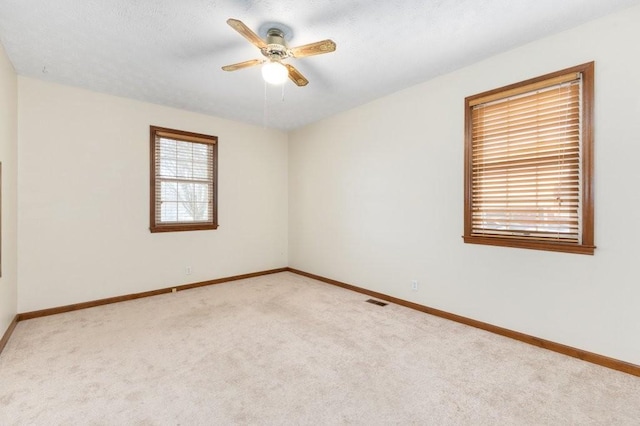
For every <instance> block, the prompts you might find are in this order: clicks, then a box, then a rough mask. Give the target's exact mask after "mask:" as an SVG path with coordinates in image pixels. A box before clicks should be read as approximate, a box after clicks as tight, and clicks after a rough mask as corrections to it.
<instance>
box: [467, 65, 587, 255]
mask: <svg viewBox="0 0 640 426" xmlns="http://www.w3.org/2000/svg"><path fill="white" fill-rule="evenodd" d="M593 81H594V64H593V62H590V63H587V64H583V65H579V66H576V67H573V68H569V69H566V70H562V71H559V72H555V73H552V74H548V75H545V76H542V77H539V78H535V79H531V80H527V81H524V82H521V83H517V84H513V85H510V86H507V87H503V88H501V89H496V90H492V91H489V92H485V93H481V94H478V95H475V96H470V97H468V98H466V99H465V211H464V241H465V242H466V243H476V244H490V245H500V246H510V247H520V248H530V249H539V250H551V251H562V252H569V253H581V254H593V251H594V248H595V246H594V236H593V228H594V226H593V222H594V219H593V210H594V207H593V134H592V129H591V126H592V123H593V119H592V115H593V112H592V111H593Z"/></svg>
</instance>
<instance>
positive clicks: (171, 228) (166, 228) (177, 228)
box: [149, 223, 218, 233]
mask: <svg viewBox="0 0 640 426" xmlns="http://www.w3.org/2000/svg"><path fill="white" fill-rule="evenodd" d="M209 229H218V224H217V223H198V224H193V225H191V224H180V225H177V224H176V225H156V226H150V227H149V231H151V232H152V233H155V232H181V231H205V230H209Z"/></svg>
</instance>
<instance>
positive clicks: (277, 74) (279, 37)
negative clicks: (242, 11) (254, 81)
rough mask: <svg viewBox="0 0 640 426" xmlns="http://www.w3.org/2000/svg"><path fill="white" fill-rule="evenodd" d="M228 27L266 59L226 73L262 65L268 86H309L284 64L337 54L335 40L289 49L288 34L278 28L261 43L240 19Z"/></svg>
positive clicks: (230, 68)
mask: <svg viewBox="0 0 640 426" xmlns="http://www.w3.org/2000/svg"><path fill="white" fill-rule="evenodd" d="M227 24H229V26H231V28H233V29H234V30H236V31H237V32H239V33H240V34H241V35H242V36H243V37H244V38H246V39H247V40H249V42H250V43H251V44H253V45H254V46H256V47H257V48H258V49H260V53H262V55H263V56H264V57H265V58H266V59H251V60H249V61H244V62H239V63H237V64H232V65H225V66H224V67H222V69H223V70H225V71H236V70H240V69H243V68H248V67H253V66H255V65H261V64H263V65H262V77H263V78H264V80H265V81H266V82H267V83H271V84H282V83H284V82H285V81H286V80H287V77H289V78H290V79H291V81H293V82H294V83H295V84H296V85H297V86H306V85H307V84H308V83H309V80H307V79H306V78H305V77H304V76H303V75H302V74H301V73H300V71H298V70H297V69H296V68H295V67H294V66H293V65H291V64H285V63H283V62H282V61H283V60H284V59H287V58H303V57H305V56H313V55H321V54H323V53H329V52H333V51H334V50H336V44H335V43H334V42H333V41H332V40H322V41H318V42H315V43H310V44H305V45H303V46H298V47H293V48H288V47H287V44H286V42H285V38H284V37H285V34H284V32H283V31H282V30H281V29H279V28H270V29H269V30H268V31H267V39H266V40H263V39H261V38H260V37H259V36H258V35H257V34H256V33H254V32H253V31H251V29H249V27H247V26H246V25H245V24H243V23H242V22H241V21H239V20H237V19H227Z"/></svg>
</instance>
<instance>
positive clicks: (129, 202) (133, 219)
mask: <svg viewBox="0 0 640 426" xmlns="http://www.w3.org/2000/svg"><path fill="white" fill-rule="evenodd" d="M18 87H19V91H18V97H19V107H18V130H19V132H18V134H19V186H18V191H19V194H20V199H19V204H18V209H19V210H18V214H19V217H20V223H19V235H20V241H19V248H18V259H19V260H18V271H19V277H20V282H19V302H18V311H19V312H28V311H32V310H37V309H43V308H49V307H57V306H61V305H66V304H71V303H77V302H84V301H89V300H95V299H100V298H105V297H111V296H117V295H124V294H130V293H135V292H141V291H146V290H152V289H158V288H163V287H168V286H174V285H179V284H185V283H190V282H197V281H203V280H209V279H214V278H219V277H226V276H231V275H237V274H244V273H249V272H256V271H262V270H268V269H273V268H280V267H284V266H287V256H288V252H287V205H288V201H287V190H288V188H287V176H288V170H287V163H288V162H287V149H288V148H287V135H286V133H283V132H280V131H275V130H267V129H263V128H260V127H255V126H250V125H245V124H241V123H237V122H233V121H228V120H223V119H220V118H216V117H211V116H206V115H201V114H195V113H191V112H186V111H181V110H176V109H172V108H167V107H162V106H158V105H152V104H147V103H142V102H137V101H132V100H128V99H123V98H118V97H114V96H108V95H104V94H99V93H94V92H90V91H86V90H81V89H76V88H71V87H66V86H61V85H56V84H51V83H47V82H43V81H39V80H34V79H31V78H26V77H19V78H18ZM149 125H158V126H163V127H169V128H175V129H179V130H187V131H192V132H198V133H205V134H212V135H216V136H218V138H219V148H218V168H219V171H218V181H219V189H218V197H219V200H218V209H219V211H218V221H219V224H220V226H219V228H218V229H217V230H215V231H190V232H173V233H155V234H151V233H150V232H149ZM187 266H191V267H192V274H191V275H186V274H185V268H186V267H187Z"/></svg>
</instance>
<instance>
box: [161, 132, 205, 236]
mask: <svg viewBox="0 0 640 426" xmlns="http://www.w3.org/2000/svg"><path fill="white" fill-rule="evenodd" d="M178 137H179V139H178ZM185 139H187V138H186V137H182V136H174V137H171V135H170V134H167V133H166V132H162V133H161V132H157V134H156V138H155V144H156V146H155V158H154V161H155V171H156V182H155V223H156V224H181V223H210V222H212V221H213V213H214V212H213V201H214V199H213V197H214V187H213V185H214V182H213V175H214V170H213V165H214V162H213V143H214V142H210V141H206V140H205V139H203V138H194V137H190V138H188V140H185Z"/></svg>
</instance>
